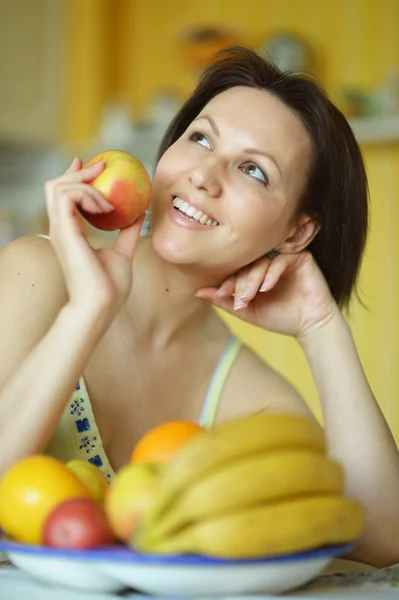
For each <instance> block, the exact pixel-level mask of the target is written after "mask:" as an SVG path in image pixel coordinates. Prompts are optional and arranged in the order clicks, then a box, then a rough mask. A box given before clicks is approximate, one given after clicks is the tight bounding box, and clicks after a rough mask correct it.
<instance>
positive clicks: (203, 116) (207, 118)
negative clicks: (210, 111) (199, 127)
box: [194, 115, 220, 137]
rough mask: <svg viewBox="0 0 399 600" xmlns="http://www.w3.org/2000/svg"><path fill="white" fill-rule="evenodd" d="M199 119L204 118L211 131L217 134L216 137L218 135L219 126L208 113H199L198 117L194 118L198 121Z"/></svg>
mask: <svg viewBox="0 0 399 600" xmlns="http://www.w3.org/2000/svg"><path fill="white" fill-rule="evenodd" d="M199 119H206V120H207V121H208V123H209V125H210V126H211V127H212V130H213V133H214V134H215V135H217V136H218V137H219V136H220V131H219V128H218V126H217V125H216V123H215V121H214V120H213V119H212V117H211V116H210V115H200V116H199V117H197V118H196V119H194V121H198V120H199Z"/></svg>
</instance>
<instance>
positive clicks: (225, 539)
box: [135, 495, 364, 559]
mask: <svg viewBox="0 0 399 600" xmlns="http://www.w3.org/2000/svg"><path fill="white" fill-rule="evenodd" d="M363 522H364V513H363V509H362V508H361V507H360V506H359V505H358V504H357V503H356V502H354V501H352V500H349V499H347V498H341V497H338V496H333V495H332V496H320V497H318V496H314V497H305V498H295V499H291V500H287V501H285V502H274V503H270V504H265V505H264V506H257V507H250V508H248V509H245V510H241V511H238V512H233V513H228V514H226V515H224V516H219V517H215V518H211V519H206V520H203V521H198V522H195V523H194V524H192V525H189V526H187V527H185V528H183V529H182V530H180V531H177V532H176V533H175V534H173V535H170V536H164V537H160V538H157V539H155V538H146V537H145V536H138V539H137V540H136V541H135V547H136V548H137V549H138V550H139V551H142V552H150V553H153V552H156V553H161V554H186V553H189V554H191V553H195V554H202V555H208V556H213V557H216V558H224V559H234V558H256V557H261V556H273V555H280V554H287V553H294V552H301V551H304V550H309V549H313V548H317V547H321V546H325V545H330V544H343V543H347V542H351V541H353V540H355V539H356V538H357V537H358V535H359V534H360V532H361V530H362V527H363Z"/></svg>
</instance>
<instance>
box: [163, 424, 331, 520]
mask: <svg viewBox="0 0 399 600" xmlns="http://www.w3.org/2000/svg"><path fill="white" fill-rule="evenodd" d="M297 448H298V449H299V448H301V449H303V450H305V449H307V450H314V451H315V452H319V453H323V452H325V438H324V433H323V430H322V429H321V427H320V426H319V425H317V423H315V422H313V421H311V420H309V419H304V418H302V417H298V416H294V415H281V414H258V415H254V416H249V417H243V418H240V419H234V420H232V421H228V422H226V423H222V424H221V425H219V426H217V427H215V428H214V429H212V430H211V431H203V432H201V433H199V434H198V435H197V436H195V437H194V438H193V439H192V440H191V441H190V442H189V443H187V444H186V445H185V446H184V447H182V448H181V450H180V452H178V453H177V454H176V456H175V457H174V459H173V460H172V461H170V464H169V465H167V468H166V469H165V476H164V477H163V481H162V486H161V489H160V493H159V495H158V498H157V502H156V503H155V505H154V507H153V509H152V511H151V516H152V518H153V519H155V518H156V517H157V516H158V515H160V514H161V513H162V512H163V511H164V510H165V509H166V507H167V506H168V504H169V503H170V502H172V501H173V502H174V501H175V499H176V497H177V495H178V494H179V493H180V492H181V491H182V490H184V489H185V488H187V487H188V486H189V485H191V484H192V483H193V482H194V481H195V480H196V479H198V478H199V477H201V476H203V475H204V474H205V473H207V472H208V473H210V472H211V471H214V470H215V469H218V468H219V467H220V465H222V464H226V463H227V462H228V461H235V460H238V459H243V458H244V457H245V456H254V455H255V454H258V455H259V454H260V453H265V452H270V451H272V450H278V449H282V450H284V449H285V450H288V449H292V450H295V449H297Z"/></svg>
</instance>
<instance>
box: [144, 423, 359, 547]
mask: <svg viewBox="0 0 399 600" xmlns="http://www.w3.org/2000/svg"><path fill="white" fill-rule="evenodd" d="M343 479H344V478H343V472H342V469H341V467H340V466H339V465H338V464H337V463H336V462H334V461H333V460H331V459H329V458H328V457H327V455H326V448H325V440H324V435H323V431H322V429H321V428H320V427H319V426H318V425H317V424H316V423H314V422H312V421H310V420H309V419H305V418H302V417H297V416H293V415H281V414H258V415H255V416H251V417H246V418H242V419H237V420H234V421H230V422H228V423H225V424H222V425H220V426H218V427H216V428H214V429H213V430H211V431H207V432H203V433H200V434H198V435H197V436H196V437H194V438H193V439H192V440H191V441H190V442H189V443H188V444H187V445H186V446H184V447H183V448H182V449H181V450H180V452H179V453H178V454H177V455H176V456H175V457H174V459H173V460H172V461H171V462H170V463H169V464H168V465H167V466H166V468H165V471H164V473H163V477H162V481H161V487H160V491H159V494H158V496H157V497H156V499H155V501H154V504H153V506H152V508H151V510H150V511H149V512H148V514H147V515H146V517H145V518H144V519H143V522H142V525H141V527H140V528H139V530H138V532H136V535H135V538H134V540H133V541H132V544H133V545H134V547H135V548H136V549H138V550H140V551H143V552H156V553H163V554H182V553H196V554H203V555H208V556H209V555H210V556H214V557H220V558H252V557H259V556H267V555H278V554H285V553H291V552H299V551H302V550H307V549H312V548H317V547H320V546H324V545H329V544H338V543H346V542H350V541H352V540H354V539H355V538H356V537H357V536H358V535H359V534H360V532H361V529H362V525H363V510H362V508H361V507H360V506H359V505H358V504H357V503H356V502H354V501H352V500H350V499H348V498H344V497H343V496H342V490H343V483H344V481H343Z"/></svg>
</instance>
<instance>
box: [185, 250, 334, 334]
mask: <svg viewBox="0 0 399 600" xmlns="http://www.w3.org/2000/svg"><path fill="white" fill-rule="evenodd" d="M196 296H197V297H198V298H203V299H205V300H209V301H210V302H212V303H213V304H214V305H215V306H217V307H219V308H221V309H223V310H226V311H227V312H229V313H231V314H234V315H236V316H237V317H239V318H240V319H243V320H244V321H247V322H249V323H252V324H253V325H256V326H258V327H262V328H263V329H267V330H269V331H274V332H277V333H281V334H284V335H292V336H295V337H297V338H299V337H301V336H303V335H305V334H306V333H307V332H308V331H309V330H311V329H313V328H317V327H319V326H321V325H323V324H324V323H326V322H328V321H329V320H330V319H331V318H332V317H333V316H334V315H335V314H336V313H337V312H338V307H337V305H336V303H335V301H334V299H333V297H332V295H331V293H330V290H329V288H328V286H327V283H326V281H325V279H324V277H323V274H322V273H321V271H320V269H319V267H318V266H317V264H316V262H315V260H314V259H313V257H312V255H311V254H310V253H309V252H307V251H303V252H300V253H298V254H279V255H278V256H277V257H276V258H273V259H271V258H269V257H267V256H265V257H262V258H260V259H258V260H257V261H255V262H254V263H252V264H251V265H250V266H248V267H245V268H243V269H241V270H240V271H239V272H238V273H237V274H236V275H233V276H231V277H229V278H228V279H226V280H225V281H224V282H223V283H222V285H221V286H220V287H219V288H202V289H199V290H197V292H196Z"/></svg>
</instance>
